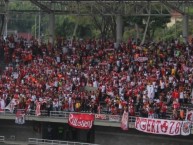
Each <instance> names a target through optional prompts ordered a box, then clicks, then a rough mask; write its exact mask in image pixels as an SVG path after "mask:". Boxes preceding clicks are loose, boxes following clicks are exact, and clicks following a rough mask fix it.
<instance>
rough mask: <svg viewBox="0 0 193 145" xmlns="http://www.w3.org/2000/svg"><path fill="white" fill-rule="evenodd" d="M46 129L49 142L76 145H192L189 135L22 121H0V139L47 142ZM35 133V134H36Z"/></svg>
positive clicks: (192, 136) (191, 136)
mask: <svg viewBox="0 0 193 145" xmlns="http://www.w3.org/2000/svg"><path fill="white" fill-rule="evenodd" d="M48 126H51V127H53V136H52V137H53V138H52V139H56V140H69V141H77V142H90V143H97V144H100V145H193V135H189V136H164V135H153V134H147V133H143V132H139V131H137V130H136V129H129V130H128V131H122V130H121V128H120V127H110V126H106V127H104V126H96V125H95V126H94V127H93V128H92V129H91V130H80V129H74V128H72V127H70V126H69V125H68V124H66V123H53V122H38V121H26V123H25V124H23V125H18V124H15V121H14V120H0V136H5V138H6V140H11V138H10V137H11V136H12V135H13V136H15V140H16V141H27V140H28V138H44V139H49V136H48V135H49V134H48V132H47V129H48ZM59 126H63V127H64V134H63V137H61V138H60V137H59V136H58V135H57V128H58V127H59ZM38 129H39V131H38Z"/></svg>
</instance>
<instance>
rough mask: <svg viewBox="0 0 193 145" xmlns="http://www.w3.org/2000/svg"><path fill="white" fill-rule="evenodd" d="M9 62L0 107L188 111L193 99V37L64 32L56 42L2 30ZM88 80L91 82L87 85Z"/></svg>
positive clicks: (154, 113)
mask: <svg viewBox="0 0 193 145" xmlns="http://www.w3.org/2000/svg"><path fill="white" fill-rule="evenodd" d="M0 49H1V51H4V61H5V63H6V67H5V69H4V70H3V71H2V72H1V78H0V101H1V102H0V108H1V110H3V109H8V110H10V111H14V109H25V111H26V112H27V113H30V111H31V110H36V107H37V106H38V107H39V108H40V109H41V110H47V111H48V112H49V111H51V110H53V111H70V112H71V111H72V112H73V111H76V112H93V113H104V110H106V113H108V114H115V115H116V114H122V113H123V111H124V110H128V111H129V115H131V116H135V115H136V114H135V113H136V112H139V114H137V115H140V116H142V117H152V118H166V113H167V111H168V110H169V109H170V111H172V115H171V116H170V119H184V118H185V112H186V108H185V106H186V105H187V104H191V103H192V104H193V41H192V42H190V43H189V44H184V43H180V42H179V40H177V39H175V40H171V41H168V42H164V41H160V42H157V43H155V42H148V43H145V44H143V45H138V44H136V43H135V41H134V40H133V39H129V40H128V42H126V43H124V42H122V43H120V44H119V45H116V44H115V43H114V41H111V40H105V41H104V40H95V39H93V40H91V39H88V40H85V41H84V40H65V39H63V38H57V40H56V43H55V45H54V46H53V45H51V44H50V43H48V44H45V43H41V44H39V43H38V42H37V40H35V39H34V38H32V39H31V40H30V42H28V43H27V41H25V40H24V39H22V38H17V37H15V36H13V35H10V36H9V37H7V38H6V39H5V40H4V39H3V38H2V37H1V38H0ZM85 88H87V89H85Z"/></svg>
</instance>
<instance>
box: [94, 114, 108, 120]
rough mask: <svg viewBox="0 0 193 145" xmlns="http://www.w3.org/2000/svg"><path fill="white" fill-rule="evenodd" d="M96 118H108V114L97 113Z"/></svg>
mask: <svg viewBox="0 0 193 145" xmlns="http://www.w3.org/2000/svg"><path fill="white" fill-rule="evenodd" d="M95 119H98V120H106V119H107V115H106V114H95Z"/></svg>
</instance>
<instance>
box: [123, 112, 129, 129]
mask: <svg viewBox="0 0 193 145" xmlns="http://www.w3.org/2000/svg"><path fill="white" fill-rule="evenodd" d="M128 120H129V113H128V112H126V111H124V113H123V116H122V119H121V128H122V129H123V130H128Z"/></svg>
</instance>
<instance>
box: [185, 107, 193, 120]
mask: <svg viewBox="0 0 193 145" xmlns="http://www.w3.org/2000/svg"><path fill="white" fill-rule="evenodd" d="M186 120H187V121H191V122H193V111H192V110H191V111H188V110H187V112H186Z"/></svg>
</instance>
